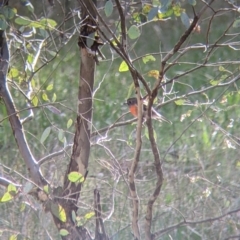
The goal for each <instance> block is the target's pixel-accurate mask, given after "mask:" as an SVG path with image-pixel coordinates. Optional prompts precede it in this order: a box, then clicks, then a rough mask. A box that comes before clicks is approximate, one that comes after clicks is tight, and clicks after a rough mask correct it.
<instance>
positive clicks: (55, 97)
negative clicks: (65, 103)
mask: <svg viewBox="0 0 240 240" xmlns="http://www.w3.org/2000/svg"><path fill="white" fill-rule="evenodd" d="M56 99H57V95H56V93H53V96H52V102H55V101H56Z"/></svg>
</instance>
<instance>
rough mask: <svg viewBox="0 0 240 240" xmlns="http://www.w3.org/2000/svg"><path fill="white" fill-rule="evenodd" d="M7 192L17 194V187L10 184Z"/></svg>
mask: <svg viewBox="0 0 240 240" xmlns="http://www.w3.org/2000/svg"><path fill="white" fill-rule="evenodd" d="M7 191H8V192H15V193H16V192H17V188H16V186H14V185H13V184H11V183H10V184H9V185H8V187H7Z"/></svg>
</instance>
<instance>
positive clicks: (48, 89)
mask: <svg viewBox="0 0 240 240" xmlns="http://www.w3.org/2000/svg"><path fill="white" fill-rule="evenodd" d="M52 89H53V84H52V83H51V84H49V85H48V86H47V88H46V90H47V91H51V90H52Z"/></svg>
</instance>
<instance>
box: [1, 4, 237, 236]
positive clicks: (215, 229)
mask: <svg viewBox="0 0 240 240" xmlns="http://www.w3.org/2000/svg"><path fill="white" fill-rule="evenodd" d="M117 2H119V1H117ZM120 3H121V6H122V9H123V12H124V14H125V15H124V16H125V23H126V32H127V40H128V41H127V47H126V49H125V50H126V52H127V54H128V56H129V59H130V60H131V61H132V63H133V66H134V67H135V68H136V69H137V70H138V72H139V73H140V74H141V76H142V77H143V78H144V80H145V82H146V84H147V86H149V88H150V89H153V88H154V86H155V84H156V83H157V82H158V80H159V75H158V74H159V72H160V71H161V70H162V60H163V59H164V58H165V57H166V56H167V55H168V54H171V51H173V49H174V47H175V46H176V45H177V43H178V42H179V41H180V39H181V36H183V35H184V33H186V30H187V29H189V28H190V27H191V23H192V21H193V19H194V17H195V16H199V15H198V14H199V13H201V11H202V9H204V11H203V12H202V13H201V15H200V18H199V20H198V21H197V23H196V25H195V28H194V30H193V31H192V32H190V33H189V34H188V35H187V39H186V41H184V42H182V44H181V47H180V48H179V49H178V50H177V51H176V52H172V53H173V56H172V57H171V58H169V59H167V64H166V67H167V70H166V68H165V69H164V78H163V79H162V81H160V82H159V92H158V95H157V98H156V99H155V100H154V107H156V108H157V109H158V110H159V111H160V112H161V113H162V114H163V115H164V116H165V117H167V118H168V119H170V120H171V121H172V125H169V124H167V123H159V122H157V121H153V122H152V123H153V127H154V137H155V140H156V143H157V147H158V149H159V152H160V159H161V163H162V169H163V177H164V181H163V184H162V186H161V191H160V194H159V196H158V197H157V199H156V202H155V203H154V205H153V219H152V228H151V232H152V234H153V235H152V239H196V240H197V239H234V238H239V237H240V233H239V232H240V230H239V228H240V226H239V212H240V202H239V201H240V198H239V192H240V189H239V184H240V180H239V171H240V159H239V148H238V147H239V136H238V135H239V133H238V132H239V114H240V112H239V109H238V108H239V98H240V94H239V89H238V87H239V81H238V80H239V78H240V72H239V43H240V38H239V26H240V25H239V7H240V3H239V1H224V0H221V1H209V2H208V3H207V2H206V1H192V0H191V1H190V0H189V1H170V0H161V1H154V0H153V1H120ZM7 8H8V11H7V13H6V6H5V7H1V9H0V11H1V15H0V18H1V20H0V27H1V29H2V30H6V32H7V43H8V45H9V48H10V63H9V71H8V87H9V90H10V92H11V94H12V97H13V101H14V104H15V107H16V109H17V110H18V114H19V117H20V118H21V119H24V118H25V117H27V116H29V114H33V117H32V120H31V121H27V122H26V123H24V133H25V135H26V138H27V141H28V144H29V147H30V149H31V150H32V153H33V155H34V156H35V158H36V159H37V161H39V162H40V163H42V162H43V161H44V163H42V164H41V170H42V173H43V176H44V178H45V179H47V180H48V182H49V183H50V184H49V186H51V188H56V187H60V186H62V185H63V183H64V176H65V172H66V170H67V167H68V164H69V161H70V158H71V146H72V144H73V138H74V134H75V126H76V116H77V110H76V109H77V105H78V104H79V102H78V100H77V99H78V95H77V94H78V88H79V86H78V79H79V76H78V75H79V62H80V61H81V59H80V60H79V54H78V52H79V47H78V45H77V41H78V36H79V31H80V26H81V20H82V19H81V18H80V17H79V16H80V9H79V5H78V1H60V0H59V1H55V5H54V6H51V1H49V2H47V1H35V2H33V1H32V2H31V3H30V2H29V1H9V5H8V6H7ZM98 9H99V11H98V12H99V14H100V16H101V17H102V18H103V19H104V21H105V23H106V24H107V26H108V27H109V28H110V29H112V31H113V32H114V34H115V36H116V37H117V38H118V40H119V41H120V42H121V39H122V38H121V37H122V30H121V23H122V22H121V20H120V17H119V10H118V8H117V7H116V2H115V1H111V0H109V1H98ZM11 14H12V16H9V15H11ZM26 17H28V18H29V20H26ZM43 19H48V20H47V21H48V24H46V25H47V27H46V25H44V24H43V25H44V27H43V25H42V26H39V25H37V24H41V21H44V20H43ZM24 21H25V22H24ZM4 24H6V26H5V25H4ZM99 28H100V33H99V34H100V37H101V39H102V41H103V42H104V46H102V47H101V52H102V53H103V54H104V56H105V59H101V58H100V57H99V64H98V65H97V68H96V72H95V83H94V92H93V93H92V96H93V120H92V137H91V139H90V142H91V152H90V157H89V165H88V175H87V178H86V180H85V182H84V184H83V186H82V189H81V197H80V198H79V201H78V212H77V217H76V219H75V221H76V222H75V224H76V225H78V226H83V227H86V228H87V229H88V230H89V232H90V235H92V236H94V234H95V216H94V193H93V192H94V189H98V190H99V193H100V196H101V207H102V209H101V210H102V218H103V221H104V225H105V231H106V232H107V235H108V236H109V238H110V239H134V237H135V238H136V236H135V235H134V233H133V230H132V209H133V202H132V198H131V196H130V190H129V182H128V181H129V179H128V174H129V169H130V168H131V164H132V162H133V161H134V153H135V152H136V150H135V146H136V142H137V141H138V139H137V137H136V132H137V131H138V130H136V129H137V128H136V127H137V124H136V121H135V122H134V121H132V122H130V123H129V121H128V120H130V119H132V116H130V114H126V113H127V112H128V109H127V107H126V106H125V105H124V104H123V103H124V102H125V101H126V99H127V98H128V97H132V96H135V91H136V84H134V83H135V82H134V81H133V78H132V75H131V71H129V70H128V68H127V65H126V66H124V65H122V64H123V61H124V60H123V59H122V58H121V56H119V54H117V53H116V51H115V50H114V49H113V48H112V46H110V43H109V42H108V41H107V40H106V39H104V37H102V32H103V33H105V34H106V35H107V37H108V38H109V39H111V41H112V43H114V42H113V39H112V36H111V34H110V33H109V32H108V31H107V30H106V28H103V24H102V23H101V21H99ZM114 44H115V43H114ZM35 59H36V62H34V61H35ZM29 83H30V85H31V87H30V88H29ZM139 83H140V91H141V94H142V96H145V95H146V94H147V91H146V88H145V87H144V86H143V84H142V82H141V81H139ZM0 103H1V104H0V125H1V126H0V136H1V137H0V152H1V155H0V174H1V177H2V178H7V179H9V180H11V181H12V182H13V183H14V184H15V185H17V184H18V185H21V186H19V187H17V190H16V192H15V190H13V192H14V193H12V195H11V197H9V198H7V199H5V198H4V196H5V197H6V193H7V192H9V189H7V188H6V186H5V187H3V188H1V190H0V192H1V197H2V198H1V203H0V206H1V208H0V212H1V214H0V232H1V234H2V239H60V238H61V237H60V234H59V231H58V229H57V228H56V227H55V225H54V222H53V221H52V217H51V216H50V213H48V212H45V211H44V208H45V207H44V204H42V203H41V202H40V201H39V200H36V198H34V197H33V196H32V195H31V194H30V195H29V192H31V188H32V187H33V186H32V185H31V184H30V183H31V181H30V179H29V175H28V169H27V167H26V165H25V162H24V161H23V159H22V157H21V156H20V155H19V151H18V146H17V145H16V143H15V139H14V136H13V132H12V129H11V125H10V124H9V121H8V114H7V111H6V107H5V105H4V102H3V101H1V102H0ZM29 109H32V111H33V112H31V110H29ZM118 122H121V123H122V124H120V125H121V126H115V127H114V128H112V129H108V127H109V126H112V124H115V123H118ZM103 128H106V129H105V130H103V131H102V130H101V129H103ZM141 136H142V137H141V140H142V148H141V155H140V159H139V162H138V164H137V169H136V172H135V185H136V190H137V195H138V199H139V215H138V225H139V229H140V236H141V238H142V239H147V237H146V235H145V234H146V233H145V230H144V229H145V225H146V221H145V216H146V209H147V204H148V201H149V197H150V196H151V195H152V194H153V192H154V190H155V188H156V181H157V174H156V172H155V168H156V166H155V165H154V160H153V159H154V156H153V153H152V149H151V143H150V141H149V133H148V127H147V124H143V125H142V132H141ZM58 151H61V154H60V152H59V154H56V156H54V157H48V156H49V154H51V153H55V152H58ZM45 157H48V159H46V160H44V158H45ZM41 161H42V162H41ZM154 234H155V235H154ZM62 235H64V234H62ZM14 237H15V238H14ZM136 239H137V238H136Z"/></svg>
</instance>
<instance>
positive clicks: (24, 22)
mask: <svg viewBox="0 0 240 240" xmlns="http://www.w3.org/2000/svg"><path fill="white" fill-rule="evenodd" d="M31 22H32V21H31V20H30V19H29V18H28V17H17V18H15V23H17V24H18V25H21V26H27V25H29V24H30V23H31Z"/></svg>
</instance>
